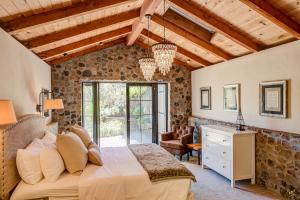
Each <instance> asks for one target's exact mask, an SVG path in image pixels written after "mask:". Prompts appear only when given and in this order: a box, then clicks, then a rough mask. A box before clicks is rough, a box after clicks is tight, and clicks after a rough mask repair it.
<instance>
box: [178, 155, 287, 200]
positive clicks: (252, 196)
mask: <svg viewBox="0 0 300 200" xmlns="http://www.w3.org/2000/svg"><path fill="white" fill-rule="evenodd" d="M194 159H195V158H194ZM194 159H193V157H192V159H191V161H190V162H186V161H183V164H184V165H185V166H186V167H187V168H188V169H189V170H191V172H193V174H194V175H195V176H196V179H197V182H196V183H193V184H192V192H193V193H194V195H195V198H196V200H282V199H283V198H282V197H280V196H279V195H278V194H276V193H274V192H272V191H269V190H267V189H265V188H264V187H262V186H258V185H251V183H250V181H238V182H236V188H231V186H230V181H229V180H228V179H226V178H224V177H223V176H221V175H219V174H217V173H216V172H214V171H212V170H210V169H202V167H201V166H200V165H197V164H195V163H196V162H195V161H194Z"/></svg>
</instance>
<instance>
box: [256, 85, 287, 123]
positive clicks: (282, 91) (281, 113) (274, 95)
mask: <svg viewBox="0 0 300 200" xmlns="http://www.w3.org/2000/svg"><path fill="white" fill-rule="evenodd" d="M259 94H260V115H263V116H270V117H280V118H287V80H282V81H270V82H262V83H260V85H259Z"/></svg>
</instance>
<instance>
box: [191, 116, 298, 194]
mask: <svg viewBox="0 0 300 200" xmlns="http://www.w3.org/2000/svg"><path fill="white" fill-rule="evenodd" d="M189 124H190V125H195V126H196V127H198V128H199V127H200V126H201V125H208V124H216V125H225V126H234V124H232V123H227V122H222V121H216V120H211V119H205V118H200V117H191V118H189ZM246 128H249V129H252V130H255V131H257V134H256V150H255V152H256V182H257V184H260V185H263V186H265V187H266V188H268V189H270V190H273V191H276V192H278V193H280V194H281V195H282V196H285V197H286V196H287V193H288V192H289V191H293V190H295V192H296V195H297V198H296V199H300V135H299V134H294V133H286V132H280V131H273V130H266V129H261V128H256V127H246ZM200 132H201V131H200V130H199V133H200Z"/></svg>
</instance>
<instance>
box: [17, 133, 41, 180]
mask: <svg viewBox="0 0 300 200" xmlns="http://www.w3.org/2000/svg"><path fill="white" fill-rule="evenodd" d="M43 148H44V145H43V143H42V141H41V140H40V139H34V140H33V141H32V143H31V144H30V145H29V146H28V147H26V149H18V151H17V158H16V163H17V169H18V172H19V175H20V177H21V178H22V179H23V181H24V182H26V183H28V184H32V185H33V184H36V183H38V182H39V181H40V180H41V179H42V178H43V174H42V170H41V165H40V153H41V151H42V150H43Z"/></svg>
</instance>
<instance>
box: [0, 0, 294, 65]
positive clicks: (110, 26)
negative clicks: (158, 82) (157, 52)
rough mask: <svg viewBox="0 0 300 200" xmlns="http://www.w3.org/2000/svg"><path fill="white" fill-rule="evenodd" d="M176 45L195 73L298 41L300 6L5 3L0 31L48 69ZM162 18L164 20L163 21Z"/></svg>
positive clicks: (193, 1)
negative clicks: (103, 54) (102, 53)
mask: <svg viewBox="0 0 300 200" xmlns="http://www.w3.org/2000/svg"><path fill="white" fill-rule="evenodd" d="M146 14H151V15H152V21H151V27H150V34H149V39H150V43H151V44H155V43H157V42H160V41H162V39H163V25H165V27H166V38H167V40H168V41H170V42H173V43H175V44H176V45H177V47H178V51H177V54H176V59H175V62H176V63H178V64H180V65H183V66H185V67H187V68H188V69H190V70H194V69H198V68H200V67H207V66H210V65H212V64H215V63H219V62H224V61H226V60H230V59H234V58H236V57H240V56H243V55H246V54H250V53H255V52H258V51H261V50H263V49H267V48H270V47H274V46H277V45H280V44H284V43H287V42H291V41H294V40H297V39H300V24H299V23H300V1H299V0H167V1H166V12H164V10H163V1H162V0H5V1H0V27H2V28H3V29H4V30H5V31H7V32H8V33H9V34H11V35H12V36H13V37H15V38H16V39H17V40H18V41H20V42H21V43H22V44H23V45H24V46H26V47H27V48H28V49H30V50H31V51H33V52H34V53H35V54H37V55H38V56H39V57H40V58H41V59H43V60H45V61H46V62H47V63H49V64H58V63H61V62H64V61H67V60H70V59H72V58H74V57H77V56H81V55H84V54H87V53H90V52H92V51H96V50H99V49H103V48H107V47H110V46H112V45H115V44H120V43H125V44H126V45H133V44H138V45H140V46H142V47H147V38H148V34H147V30H146V29H145V28H147V20H146V18H145V17H144V16H145V15H146ZM163 16H164V18H165V22H164V21H163Z"/></svg>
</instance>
